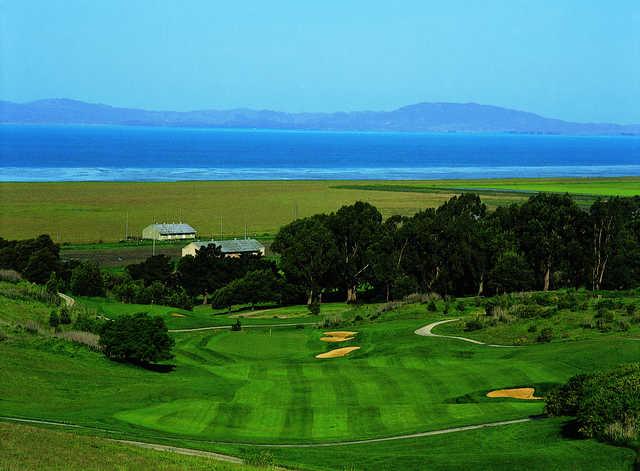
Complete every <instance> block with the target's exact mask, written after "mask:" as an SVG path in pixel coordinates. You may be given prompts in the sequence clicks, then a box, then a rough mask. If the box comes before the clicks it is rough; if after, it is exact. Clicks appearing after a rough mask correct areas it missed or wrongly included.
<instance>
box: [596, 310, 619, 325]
mask: <svg viewBox="0 0 640 471" xmlns="http://www.w3.org/2000/svg"><path fill="white" fill-rule="evenodd" d="M615 317H616V316H615V314H614V313H613V312H612V311H608V310H607V309H605V308H598V312H597V314H596V319H602V320H603V321H604V322H613V320H614V319H615Z"/></svg>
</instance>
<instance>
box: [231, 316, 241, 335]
mask: <svg viewBox="0 0 640 471" xmlns="http://www.w3.org/2000/svg"><path fill="white" fill-rule="evenodd" d="M231 330H232V331H234V332H240V331H241V330H242V324H240V319H236V323H235V324H233V325H232V326H231Z"/></svg>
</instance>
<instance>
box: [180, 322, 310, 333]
mask: <svg viewBox="0 0 640 471" xmlns="http://www.w3.org/2000/svg"><path fill="white" fill-rule="evenodd" d="M297 325H318V323H317V322H296V323H295V324H252V325H242V328H243V329H258V328H261V327H295V326H297ZM231 327H233V325H214V326H211V327H194V328H192V329H169V332H172V333H179V332H201V331H203V330H222V329H230V328H231Z"/></svg>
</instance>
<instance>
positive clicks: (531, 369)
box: [0, 300, 640, 470]
mask: <svg viewBox="0 0 640 471" xmlns="http://www.w3.org/2000/svg"><path fill="white" fill-rule="evenodd" d="M12 302H13V301H12ZM93 302H94V303H97V301H96V300H94V301H93ZM13 303H14V304H11V303H10V302H7V303H6V304H5V305H4V308H5V310H10V311H15V309H16V307H15V303H17V302H13ZM139 307H140V308H142V306H139ZM139 307H138V306H136V307H134V308H132V309H136V310H137V309H138V308H139ZM107 308H108V309H110V311H109V312H111V313H118V312H120V313H122V312H125V309H124V308H120V309H118V308H117V307H115V306H111V307H107ZM155 309H158V310H162V309H163V308H161V307H156V308H155ZM167 309H168V308H167ZM295 309H297V308H287V310H283V312H289V313H295ZM298 309H299V308H298ZM342 309H343V310H344V309H347V308H346V307H343V308H342ZM349 309H350V308H349ZM153 312H155V311H153ZM158 313H160V312H158ZM333 313H336V315H341V316H344V317H346V316H347V314H345V312H344V311H340V305H338V304H335V305H328V306H327V312H326V313H325V315H331V314H333ZM160 314H162V313H160ZM258 314H259V313H258ZM17 315H18V314H14V315H13V316H12V317H11V318H7V319H6V321H7V322H9V323H11V322H12V321H13V320H15V318H16V316H17ZM44 315H45V314H44V311H43V312H42V316H44ZM197 315H199V314H196V316H197ZM4 316H5V314H3V313H0V319H2V320H5V318H4ZM219 317H220V318H221V319H224V318H225V317H227V316H224V315H221V316H219ZM177 319H180V318H177ZM442 319H446V317H443V316H442V315H440V314H438V313H430V314H428V313H427V312H426V309H425V306H424V305H421V304H409V305H405V306H403V307H401V308H399V309H397V310H394V311H391V312H387V313H385V314H383V315H382V316H381V317H379V318H378V319H377V320H376V321H375V322H370V321H365V322H359V323H356V324H347V325H346V326H344V327H343V328H339V329H337V330H355V331H357V332H358V334H357V336H356V338H355V339H353V340H351V341H348V342H346V343H344V344H340V346H359V347H361V348H360V350H357V351H355V352H352V353H351V354H350V355H349V356H347V357H344V358H335V359H325V360H320V359H316V358H315V355H317V354H318V353H323V352H326V351H328V350H330V349H332V348H335V347H334V346H332V344H328V343H325V342H322V341H321V340H320V337H321V336H322V332H323V330H320V329H317V328H313V327H312V326H306V327H305V328H304V329H301V328H295V327H290V328H288V327H281V328H278V329H267V328H264V329H263V328H253V329H244V330H242V331H241V332H231V331H230V330H209V331H194V332H183V333H176V334H173V335H174V338H175V340H176V346H175V349H174V353H175V355H176V357H175V359H174V360H173V361H172V362H171V363H172V364H173V365H174V366H175V368H174V369H173V370H172V371H170V372H165V373H160V372H154V371H149V370H145V369H141V368H138V367H134V366H129V365H126V364H119V363H114V362H111V361H108V360H106V359H105V358H104V357H103V356H102V355H100V354H99V353H95V352H92V351H89V350H87V349H85V348H84V347H82V346H77V345H75V344H71V343H68V342H65V341H62V340H60V339H56V338H51V337H49V338H47V337H42V336H37V335H29V334H26V333H18V332H13V331H12V330H10V329H9V328H6V327H3V329H4V330H5V332H6V334H8V338H7V339H6V340H4V341H0V358H2V359H3V362H2V368H1V369H0V398H2V400H1V401H0V416H18V417H25V418H39V419H48V420H54V421H63V422H69V423H74V424H80V425H84V426H87V427H94V428H96V429H101V430H102V432H101V431H99V430H96V433H104V432H103V431H104V430H105V429H106V430H111V431H113V432H115V434H116V436H123V437H124V436H126V437H130V438H132V439H138V440H146V441H154V442H163V443H172V444H176V445H178V446H191V447H197V448H204V449H209V450H218V451H222V452H230V453H234V454H239V455H241V456H242V455H245V454H246V453H247V452H248V451H250V450H251V449H252V446H253V445H255V444H263V445H273V444H317V443H327V442H336V441H350V440H359V439H368V438H379V437H391V436H396V435H402V434H411V433H416V432H425V431H430V430H439V429H446V428H450V427H457V426H464V425H474V424H483V423H491V422H496V421H503V420H510V419H521V418H526V417H529V416H532V415H535V414H539V413H540V412H542V409H543V402H542V401H522V400H516V399H489V398H487V397H486V396H485V395H486V393H487V392H488V391H490V390H493V389H498V388H508V387H518V386H532V387H535V388H536V389H537V391H538V392H539V394H544V391H546V390H548V388H549V387H550V386H551V385H553V384H557V383H560V382H564V381H565V380H566V379H567V378H569V377H570V376H572V375H574V374H576V373H578V372H587V371H592V370H593V369H596V368H598V369H600V368H606V367H608V366H613V365H617V364H620V363H624V362H631V361H637V359H638V356H639V354H640V343H639V342H637V341H632V340H630V339H628V338H621V337H620V336H618V335H615V334H607V335H604V334H603V335H597V336H594V337H593V338H588V339H583V340H574V341H569V340H558V341H554V342H552V343H549V344H534V345H527V346H526V347H522V348H510V349H507V348H491V347H487V346H482V345H473V344H470V343H467V342H462V341H459V340H453V339H446V338H430V337H421V336H417V335H415V334H414V330H415V329H416V328H418V327H421V326H423V325H425V324H427V323H429V322H432V321H436V320H442ZM201 320H202V319H201ZM226 320H227V322H228V321H229V320H231V319H229V318H227V319H226ZM258 321H260V318H259V317H258V318H256V319H249V320H246V322H258ZM329 330H336V329H329ZM560 428H561V421H559V420H547V419H543V420H540V421H533V422H528V423H523V424H517V425H509V426H503V427H499V428H495V429H482V430H476V431H473V432H459V433H455V434H451V435H442V436H431V437H423V438H420V439H413V440H399V441H392V442H382V443H371V444H361V445H350V446H340V447H337V446H332V447H320V448H297V447H295V448H273V449H271V452H272V453H273V455H274V456H275V457H276V460H277V462H278V463H283V464H289V465H291V466H295V467H298V468H302V469H344V468H345V467H346V468H347V469H424V466H425V463H429V465H430V468H432V469H456V467H460V466H464V467H465V468H466V469H487V466H491V467H492V468H493V469H525V468H526V469H529V470H531V469H583V465H586V464H587V463H588V464H589V467H590V469H612V468H611V466H612V465H614V469H625V466H630V463H632V462H633V459H634V453H633V452H632V451H631V450H626V449H619V448H614V447H610V446H607V445H603V444H599V443H596V442H593V441H583V440H570V439H566V438H563V437H561V436H560ZM496 442H497V443H496ZM252 444H253V445H252ZM268 448H270V447H268ZM532 456H536V457H538V458H539V461H532V460H531V457H532Z"/></svg>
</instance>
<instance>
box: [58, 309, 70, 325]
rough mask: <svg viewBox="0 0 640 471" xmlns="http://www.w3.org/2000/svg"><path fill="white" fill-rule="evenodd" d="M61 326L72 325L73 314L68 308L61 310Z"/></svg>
mask: <svg viewBox="0 0 640 471" xmlns="http://www.w3.org/2000/svg"><path fill="white" fill-rule="evenodd" d="M60 324H65V325H68V324H71V313H70V312H69V309H68V308H67V307H66V306H63V307H61V308H60Z"/></svg>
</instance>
